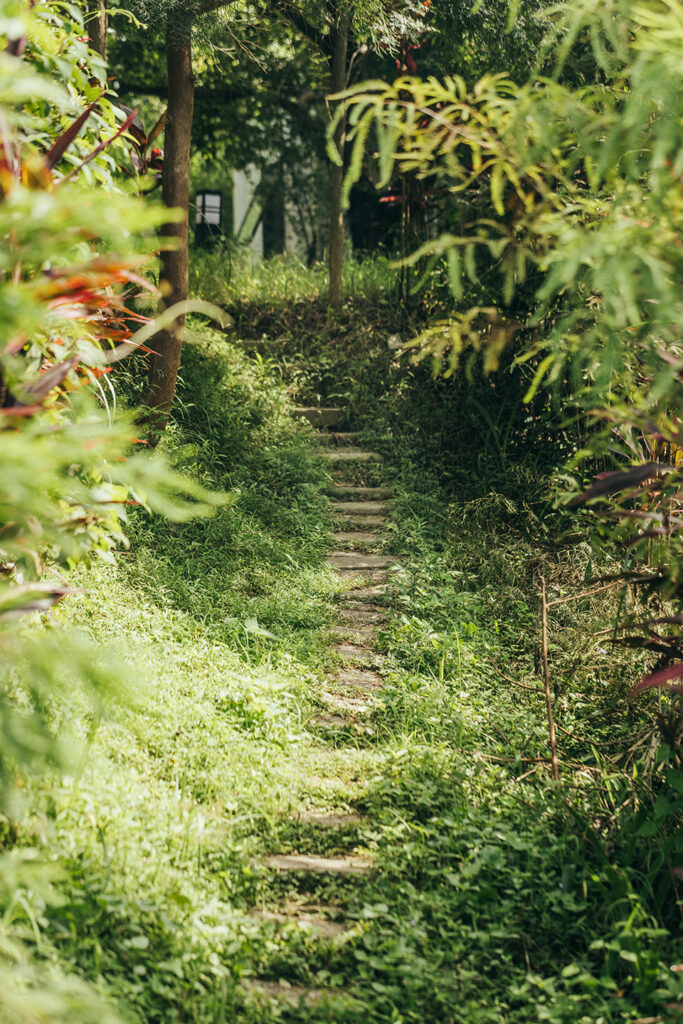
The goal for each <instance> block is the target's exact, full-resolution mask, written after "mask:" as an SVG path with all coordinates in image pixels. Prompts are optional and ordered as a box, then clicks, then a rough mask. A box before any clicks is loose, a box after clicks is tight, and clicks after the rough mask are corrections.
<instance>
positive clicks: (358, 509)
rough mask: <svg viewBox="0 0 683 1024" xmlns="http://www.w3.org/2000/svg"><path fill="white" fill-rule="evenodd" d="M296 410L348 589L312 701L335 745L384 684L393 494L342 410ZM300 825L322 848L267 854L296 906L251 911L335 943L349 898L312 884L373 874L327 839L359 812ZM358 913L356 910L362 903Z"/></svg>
mask: <svg viewBox="0 0 683 1024" xmlns="http://www.w3.org/2000/svg"><path fill="white" fill-rule="evenodd" d="M296 414H297V415H298V416H299V417H301V418H305V419H307V420H308V421H309V422H310V423H311V424H312V425H313V426H314V427H315V428H316V430H317V433H316V437H317V440H318V441H319V443H320V445H321V446H322V452H321V454H322V455H323V457H324V458H325V459H326V460H327V461H328V462H329V466H330V475H331V481H330V485H329V487H328V491H327V493H328V496H329V499H330V502H331V507H332V511H333V521H334V526H335V532H334V533H333V539H334V545H335V547H334V550H333V551H331V552H330V554H329V556H328V558H327V563H328V565H329V566H330V567H332V568H333V569H334V570H335V571H336V572H337V573H338V574H339V576H340V577H341V579H342V580H343V581H344V582H345V583H346V584H347V588H346V589H345V590H344V592H343V593H342V595H341V597H340V600H339V605H338V610H339V619H338V623H337V625H336V626H335V627H334V628H333V629H332V631H331V635H330V643H331V648H332V649H333V650H334V651H335V652H336V653H337V655H338V658H339V666H338V668H337V669H336V670H335V671H334V672H333V673H332V674H330V675H329V676H328V677H327V679H326V680H325V683H324V689H323V691H322V693H321V694H320V695H319V696H320V697H321V699H322V701H323V703H324V704H325V705H326V710H324V711H322V712H321V713H320V714H319V715H318V716H317V717H316V719H315V721H314V724H315V725H316V726H317V727H319V728H320V729H321V730H323V731H324V732H325V734H327V735H328V737H329V738H330V739H331V740H332V741H334V739H335V732H336V731H339V732H343V731H344V730H348V729H349V728H350V727H352V728H355V729H358V730H361V731H362V730H363V728H364V725H363V722H364V718H365V717H366V716H367V715H368V714H369V713H370V712H371V711H372V710H373V705H374V695H375V694H376V692H377V691H378V690H379V689H380V688H381V687H382V684H383V678H382V665H383V661H384V659H383V657H382V654H381V652H380V650H378V642H377V634H378V633H379V631H380V629H381V627H382V626H383V625H384V623H385V621H386V619H385V607H386V604H385V602H386V600H387V596H388V583H389V580H390V577H391V571H392V567H394V566H397V565H398V560H397V559H396V558H395V557H393V556H392V555H391V554H388V553H386V551H385V550H383V546H384V545H383V538H382V536H381V529H382V527H383V526H384V525H385V524H386V523H387V522H388V520H389V515H390V510H391V505H390V500H391V496H392V490H391V488H389V487H386V486H383V485H382V483H381V479H382V463H381V459H380V457H379V456H378V455H377V454H376V453H375V452H372V451H365V450H363V449H362V448H359V447H358V445H357V442H358V440H359V434H358V433H355V432H350V431H346V430H339V429H338V428H339V427H340V426H342V425H343V424H344V421H345V419H346V413H345V411H344V410H343V409H340V408H299V409H297V410H296ZM302 819H305V820H306V822H307V823H308V824H310V825H312V826H314V827H315V828H316V829H318V830H319V831H320V849H321V851H324V852H320V853H301V854H297V853H294V854H293V853H286V854H273V855H272V856H270V857H268V858H266V861H265V864H266V866H267V867H268V868H271V869H272V870H273V871H274V872H278V873H281V874H287V875H290V874H291V875H293V876H295V884H296V889H297V891H298V893H299V895H300V897H302V898H303V902H299V901H296V902H294V903H293V904H291V905H289V906H288V905H287V904H284V905H283V906H281V907H280V908H278V909H277V910H274V911H273V910H269V911H262V912H258V914H259V916H261V917H262V918H263V917H265V918H267V919H268V920H272V921H276V922H280V923H283V924H287V925H292V924H299V925H301V926H302V927H304V928H310V929H313V931H314V932H315V933H316V934H317V935H319V936H320V938H321V940H323V941H334V940H336V939H337V938H338V937H340V936H343V935H344V934H345V933H347V932H348V931H350V930H351V929H352V928H353V927H354V925H355V924H356V920H355V919H354V906H353V904H354V900H353V896H351V899H350V900H349V899H348V897H347V899H346V900H344V906H343V907H342V906H337V905H329V904H328V905H325V906H320V904H319V903H316V902H315V894H316V892H317V891H318V884H317V882H318V880H319V879H320V876H325V877H328V878H329V879H330V880H334V879H335V877H336V878H339V879H343V878H344V877H345V876H362V875H369V874H371V873H372V872H373V862H372V858H371V857H368V856H367V855H362V854H358V853H357V852H355V851H354V852H352V853H351V854H349V853H348V852H346V851H345V850H344V849H339V850H334V838H333V834H331V833H334V832H335V831H338V832H339V836H340V842H341V843H343V839H344V836H345V830H347V831H348V829H349V827H350V826H354V825H356V824H358V823H359V822H360V821H361V819H360V817H359V815H357V814H355V813H348V814H334V813H327V812H326V811H324V810H322V811H315V810H314V811H310V812H308V813H306V814H304V815H302V816H300V819H299V820H302ZM331 846H332V849H331ZM330 854H332V855H330ZM350 892H351V893H353V889H351V890H350ZM355 909H356V911H358V910H360V905H359V906H358V907H356V908H355ZM355 917H356V918H357V914H356V915H355ZM249 989H250V991H251V994H252V996H253V997H254V998H255V999H256V1000H265V1001H267V1002H272V1001H274V1002H280V1003H282V1004H285V1005H301V1004H304V1005H305V1004H312V1003H319V1002H323V1003H324V1002H325V1001H328V1000H334V999H343V998H344V993H342V992H338V991H335V990H333V989H320V988H315V989H314V988H307V987H305V986H296V985H291V984H289V983H288V982H286V981H273V980H272V979H271V980H265V979H264V980H261V979H255V980H253V981H251V982H250V984H249Z"/></svg>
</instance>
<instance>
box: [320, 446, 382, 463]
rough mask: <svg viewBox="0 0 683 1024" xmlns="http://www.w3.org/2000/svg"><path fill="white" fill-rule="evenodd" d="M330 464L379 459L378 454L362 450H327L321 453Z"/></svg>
mask: <svg viewBox="0 0 683 1024" xmlns="http://www.w3.org/2000/svg"><path fill="white" fill-rule="evenodd" d="M320 454H321V455H322V456H324V458H326V459H329V461H330V462H371V461H372V459H378V458H379V455H378V454H377V452H366V451H363V449H362V448H352V447H348V448H325V449H324V450H323V451H322V452H321V453H320Z"/></svg>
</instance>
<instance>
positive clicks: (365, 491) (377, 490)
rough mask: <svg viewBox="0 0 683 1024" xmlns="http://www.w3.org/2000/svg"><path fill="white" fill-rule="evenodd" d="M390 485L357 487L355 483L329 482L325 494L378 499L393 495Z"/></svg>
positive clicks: (362, 499) (364, 499)
mask: <svg viewBox="0 0 683 1024" xmlns="http://www.w3.org/2000/svg"><path fill="white" fill-rule="evenodd" d="M393 493H394V492H393V490H392V488H391V487H358V486H356V485H355V484H331V485H330V486H329V487H328V488H327V490H326V494H328V495H329V497H330V498H347V499H349V500H357V501H379V500H381V499H382V498H390V497H391V496H392V495H393Z"/></svg>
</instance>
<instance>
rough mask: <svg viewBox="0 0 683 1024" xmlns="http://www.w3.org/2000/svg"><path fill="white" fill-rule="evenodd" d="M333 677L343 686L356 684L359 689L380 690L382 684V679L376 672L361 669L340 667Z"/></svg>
mask: <svg viewBox="0 0 683 1024" xmlns="http://www.w3.org/2000/svg"><path fill="white" fill-rule="evenodd" d="M335 678H336V680H337V682H339V683H342V684H343V685H344V686H356V687H358V688H359V689H361V690H369V691H373V690H380V689H381V688H382V686H383V685H384V680H383V679H382V677H381V675H379V673H378V672H369V671H363V670H361V669H355V670H354V669H348V668H345V669H340V670H339V672H337V675H336V676H335Z"/></svg>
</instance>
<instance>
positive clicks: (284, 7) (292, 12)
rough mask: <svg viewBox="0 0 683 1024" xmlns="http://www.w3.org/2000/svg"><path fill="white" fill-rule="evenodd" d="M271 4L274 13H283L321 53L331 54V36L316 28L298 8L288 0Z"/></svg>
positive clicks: (275, 1)
mask: <svg viewBox="0 0 683 1024" xmlns="http://www.w3.org/2000/svg"><path fill="white" fill-rule="evenodd" d="M269 6H270V10H271V11H272V12H273V13H274V14H281V15H283V17H285V18H286V19H287V21H288V22H289V23H290V24H291V25H293V26H294V28H295V29H296V30H297V32H299V33H301V35H302V36H304V37H305V38H306V39H308V40H309V42H311V43H313V45H314V46H315V47H316V48H317V49H318V50H320V52H321V53H323V54H325V56H330V55H331V53H332V40H331V38H330V36H329V35H326V34H325V33H324V32H321V31H320V29H318V28H316V27H315V25H313V24H312V23H311V22H310V21H309V20H308V18H307V17H306V16H305V15H304V14H302V13H301V11H300V10H298V8H296V7H294V5H293V4H291V3H288V0H274V2H273V3H272V4H271V5H269Z"/></svg>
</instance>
